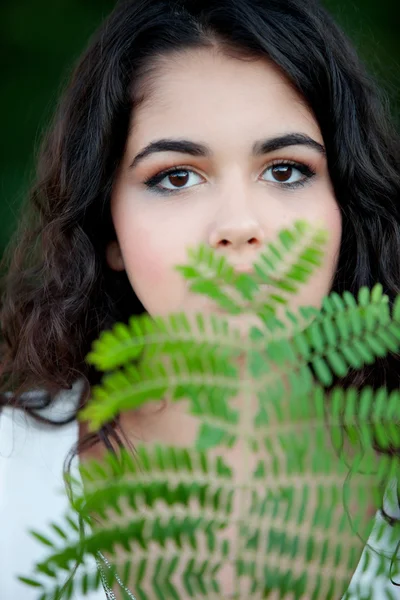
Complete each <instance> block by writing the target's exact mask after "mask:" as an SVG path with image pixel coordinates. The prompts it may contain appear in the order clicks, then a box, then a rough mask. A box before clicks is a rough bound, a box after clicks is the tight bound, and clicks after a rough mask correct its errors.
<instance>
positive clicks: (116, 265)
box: [106, 240, 125, 271]
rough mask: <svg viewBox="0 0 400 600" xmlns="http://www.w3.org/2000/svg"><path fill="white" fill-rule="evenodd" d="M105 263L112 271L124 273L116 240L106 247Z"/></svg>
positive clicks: (122, 260) (122, 261)
mask: <svg viewBox="0 0 400 600" xmlns="http://www.w3.org/2000/svg"><path fill="white" fill-rule="evenodd" d="M106 261H107V264H108V266H109V267H110V268H111V269H112V270H113V271H124V269H125V263H124V259H123V257H122V253H121V248H120V247H119V243H118V241H117V240H113V241H112V242H109V244H108V245H107V248H106Z"/></svg>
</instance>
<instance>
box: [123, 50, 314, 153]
mask: <svg viewBox="0 0 400 600" xmlns="http://www.w3.org/2000/svg"><path fill="white" fill-rule="evenodd" d="M146 87H147V93H146ZM143 89H144V90H145V91H144V102H143V103H142V104H141V105H140V106H139V107H137V108H136V109H135V110H134V111H133V114H132V118H131V134H134V138H135V140H137V142H138V144H140V145H142V144H143V143H147V142H148V141H150V140H151V139H155V138H159V137H161V136H176V135H181V136H187V137H190V136H192V137H193V136H195V137H196V138H197V139H199V137H206V136H207V138H208V140H209V142H210V143H212V139H213V138H214V137H215V139H216V141H217V140H218V139H220V136H221V135H224V136H225V137H226V136H227V135H228V136H230V135H232V137H235V134H236V137H237V136H241V137H242V138H243V137H245V138H247V137H248V138H249V140H248V141H250V139H251V140H253V139H255V138H258V137H260V133H264V134H266V135H267V134H268V135H270V134H274V133H279V134H280V133H282V132H284V131H296V130H298V131H301V132H304V133H308V134H309V135H312V136H313V137H314V139H317V140H318V141H321V142H322V136H321V133H320V130H319V127H318V123H317V122H316V120H315V118H314V116H313V114H312V112H311V110H310V109H309V108H308V106H307V104H306V102H305V100H304V98H303V97H302V96H301V95H300V94H299V93H298V92H297V91H296V90H295V89H294V87H293V86H292V85H291V84H290V82H289V81H288V80H287V78H286V77H285V76H284V74H283V73H282V72H281V71H280V70H279V69H278V67H276V66H275V65H274V64H273V63H271V62H270V61H268V60H267V59H262V58H261V59H257V60H240V59H238V58H232V57H229V56H226V55H224V54H222V53H220V52H216V51H215V50H211V49H210V50H209V49H198V50H197V49H196V50H187V51H184V52H180V53H176V54H174V55H171V56H166V57H164V58H162V59H159V60H158V61H157V64H156V65H154V66H153V69H152V76H151V80H149V82H148V84H147V82H146V80H144V81H143Z"/></svg>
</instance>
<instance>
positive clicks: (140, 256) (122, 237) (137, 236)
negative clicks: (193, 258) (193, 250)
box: [116, 215, 184, 315]
mask: <svg viewBox="0 0 400 600" xmlns="http://www.w3.org/2000/svg"><path fill="white" fill-rule="evenodd" d="M149 221H150V222H148V220H147V219H140V220H138V219H137V218H133V215H132V216H131V217H127V216H126V215H124V220H123V221H122V220H120V222H119V227H118V223H117V222H116V230H117V235H118V239H119V243H120V247H121V251H122V255H123V258H124V263H125V269H126V272H127V275H128V278H129V281H130V283H131V286H132V288H133V289H134V291H135V293H136V295H137V297H138V298H139V300H140V301H141V303H142V304H143V306H144V307H145V309H146V311H147V312H148V313H150V314H153V315H155V314H164V313H167V312H172V311H174V310H176V309H177V307H178V306H179V304H180V302H181V298H182V295H183V294H184V283H183V280H182V277H181V275H180V274H179V273H177V272H176V271H175V270H174V266H175V264H179V263H182V262H184V260H182V256H179V257H178V256H175V254H176V252H175V251H174V247H176V246H177V245H179V244H177V240H176V239H174V240H173V239H171V238H169V237H168V236H167V235H166V231H165V225H163V224H162V223H157V222H155V221H154V219H151V220H149ZM128 224H129V227H128Z"/></svg>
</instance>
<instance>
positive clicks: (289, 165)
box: [143, 160, 316, 195]
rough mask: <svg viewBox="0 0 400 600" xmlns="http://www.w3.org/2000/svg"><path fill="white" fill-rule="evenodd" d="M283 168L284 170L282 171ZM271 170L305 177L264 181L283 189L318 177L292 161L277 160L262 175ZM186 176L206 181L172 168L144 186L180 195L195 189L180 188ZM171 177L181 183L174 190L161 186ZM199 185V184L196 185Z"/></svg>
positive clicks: (302, 164) (187, 171) (297, 185)
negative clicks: (296, 173)
mask: <svg viewBox="0 0 400 600" xmlns="http://www.w3.org/2000/svg"><path fill="white" fill-rule="evenodd" d="M282 168H283V169H282ZM271 170H273V171H274V170H275V174H279V176H280V175H283V177H284V178H285V176H286V175H287V173H288V172H289V173H290V174H291V172H292V171H293V170H295V171H298V172H299V173H300V174H301V175H302V176H303V177H302V178H301V179H299V180H297V181H285V180H284V181H282V180H277V179H272V180H271V179H270V180H265V179H264V180H263V181H267V182H268V181H269V182H270V183H273V184H276V185H277V186H279V187H282V188H284V189H296V188H299V187H303V186H304V185H306V184H307V183H309V181H310V180H311V179H312V178H313V177H314V176H315V175H316V173H315V171H314V170H313V168H312V167H311V166H310V165H308V164H305V163H300V162H296V161H291V160H276V161H274V162H273V163H271V164H270V165H269V166H268V167H266V168H265V169H264V171H262V174H264V173H267V172H268V171H271ZM185 175H194V176H195V177H198V178H200V179H204V178H203V177H202V176H201V175H199V174H198V173H196V171H194V170H193V169H190V168H187V167H184V166H182V167H180V166H178V167H172V168H170V169H165V170H164V171H160V172H159V173H156V174H155V175H153V176H152V177H150V178H148V179H147V180H146V181H144V182H143V183H144V185H145V186H146V187H147V188H148V189H149V190H150V191H152V192H154V193H157V194H162V195H171V194H178V193H180V192H181V191H186V190H188V189H190V188H191V187H194V186H193V185H191V186H189V187H182V186H180V184H181V183H183V184H184V185H185V184H186V183H187V181H185V180H186V179H187V178H186V177H185ZM169 177H176V178H177V179H178V180H180V181H176V182H175V183H174V184H172V185H177V184H178V185H177V187H172V188H166V187H164V186H160V183H161V182H162V181H163V180H164V179H168V178H169ZM194 185H197V184H194Z"/></svg>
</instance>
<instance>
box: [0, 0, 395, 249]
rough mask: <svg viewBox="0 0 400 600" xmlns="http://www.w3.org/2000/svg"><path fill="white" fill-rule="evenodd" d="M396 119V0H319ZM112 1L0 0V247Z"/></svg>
mask: <svg viewBox="0 0 400 600" xmlns="http://www.w3.org/2000/svg"><path fill="white" fill-rule="evenodd" d="M323 2H324V4H325V5H326V6H327V8H328V9H329V10H330V11H331V12H332V13H333V14H334V15H335V16H336V18H337V20H338V21H339V23H340V24H341V25H342V27H343V28H344V30H345V31H346V32H347V33H348V34H349V35H350V37H351V38H352V39H353V41H354V44H355V45H356V47H357V49H358V51H359V53H360V54H361V56H362V57H363V59H364V60H365V62H367V64H368V65H369V68H370V70H371V72H372V73H373V74H374V75H375V76H376V77H377V78H378V81H379V82H380V83H381V85H382V86H383V87H384V89H385V90H386V91H387V94H388V96H389V98H390V100H391V106H392V111H393V113H394V115H395V116H396V120H397V123H400V36H399V28H400V4H399V2H398V0H380V1H377V0H323ZM114 5H115V0H0V65H1V72H0V91H1V93H0V131H1V143H0V253H2V252H3V250H4V248H5V245H6V244H7V242H8V239H9V236H10V234H11V233H12V231H13V229H14V227H15V222H16V218H17V212H18V208H19V205H20V203H21V200H22V198H23V197H24V193H25V192H26V189H27V187H28V185H29V182H30V180H31V178H32V176H33V165H34V156H35V151H36V149H37V147H38V143H39V139H40V134H41V130H42V129H43V127H44V126H45V124H46V122H47V120H48V118H49V117H50V115H51V113H52V111H53V108H54V105H55V101H56V98H57V96H58V93H59V90H60V87H61V86H62V84H63V83H64V81H65V79H66V77H67V76H68V74H69V72H70V69H71V67H72V64H73V62H74V60H75V59H76V58H77V57H78V56H79V54H80V52H81V51H82V49H83V48H84V47H85V45H86V43H87V40H88V38H89V36H90V35H91V33H92V32H93V31H94V29H95V28H96V26H97V25H98V24H99V23H100V21H101V20H102V19H103V18H104V17H105V16H106V15H107V13H108V12H109V11H110V10H111V9H112V7H113V6H114Z"/></svg>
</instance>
